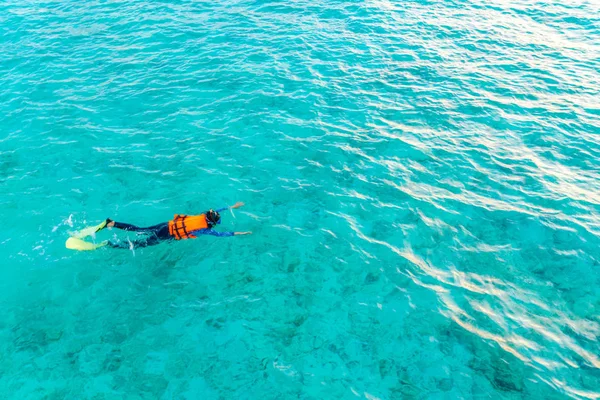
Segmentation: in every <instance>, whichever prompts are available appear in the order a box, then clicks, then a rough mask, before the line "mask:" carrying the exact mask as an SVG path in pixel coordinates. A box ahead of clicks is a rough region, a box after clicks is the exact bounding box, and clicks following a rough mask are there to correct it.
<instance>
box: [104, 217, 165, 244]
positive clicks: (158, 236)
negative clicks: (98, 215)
mask: <svg viewBox="0 0 600 400" xmlns="http://www.w3.org/2000/svg"><path fill="white" fill-rule="evenodd" d="M114 227H115V228H117V229H122V230H124V231H130V232H138V233H148V236H147V237H145V238H143V239H137V240H134V241H132V242H129V241H121V240H119V241H115V240H109V241H108V246H110V247H115V248H119V249H128V248H129V247H130V246H132V245H133V247H134V248H138V247H146V246H154V245H155V244H159V243H160V242H162V241H165V240H171V239H173V236H171V234H169V223H168V222H163V223H162V224H158V225H153V226H149V227H147V228H140V227H138V226H135V225H131V224H125V223H123V222H116V221H115V226H114Z"/></svg>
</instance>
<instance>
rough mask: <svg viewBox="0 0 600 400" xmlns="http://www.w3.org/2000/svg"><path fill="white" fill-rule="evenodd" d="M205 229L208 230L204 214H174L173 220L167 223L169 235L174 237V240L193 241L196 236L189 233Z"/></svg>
mask: <svg viewBox="0 0 600 400" xmlns="http://www.w3.org/2000/svg"><path fill="white" fill-rule="evenodd" d="M206 228H208V222H207V221H206V214H200V215H181V214H175V217H174V218H173V220H172V221H169V233H170V234H171V236H173V237H175V239H176V240H181V239H195V238H196V236H194V235H192V234H191V233H190V232H194V231H197V230H199V229H206Z"/></svg>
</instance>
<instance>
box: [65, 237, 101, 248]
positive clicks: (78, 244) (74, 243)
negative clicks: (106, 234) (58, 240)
mask: <svg viewBox="0 0 600 400" xmlns="http://www.w3.org/2000/svg"><path fill="white" fill-rule="evenodd" d="M107 244H108V240H105V241H103V242H100V243H98V244H96V243H90V242H86V241H85V240H81V239H78V238H76V237H70V238H68V239H67V242H66V243H65V247H66V248H67V249H71V250H80V251H84V250H96V249H98V248H100V247H103V246H106V245H107Z"/></svg>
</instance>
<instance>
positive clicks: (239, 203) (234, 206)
mask: <svg viewBox="0 0 600 400" xmlns="http://www.w3.org/2000/svg"><path fill="white" fill-rule="evenodd" d="M243 205H244V203H242V202H241V201H238V202H237V203H235V204H234V205H232V206H231V207H229V208H240V207H241V206H243Z"/></svg>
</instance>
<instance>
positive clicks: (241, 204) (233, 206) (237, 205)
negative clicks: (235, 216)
mask: <svg viewBox="0 0 600 400" xmlns="http://www.w3.org/2000/svg"><path fill="white" fill-rule="evenodd" d="M243 205H244V203H242V202H241V201H238V202H237V203H235V204H234V205H232V206H230V207H223V208H219V209H218V210H217V212H219V213H220V212H221V211H225V210H229V209H230V208H240V207H241V206H243Z"/></svg>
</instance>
